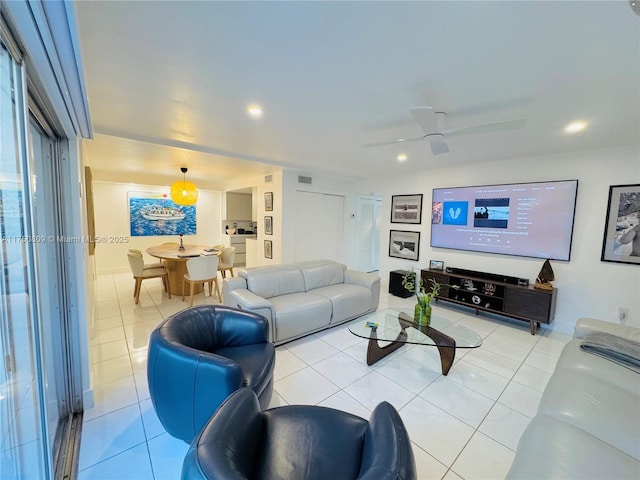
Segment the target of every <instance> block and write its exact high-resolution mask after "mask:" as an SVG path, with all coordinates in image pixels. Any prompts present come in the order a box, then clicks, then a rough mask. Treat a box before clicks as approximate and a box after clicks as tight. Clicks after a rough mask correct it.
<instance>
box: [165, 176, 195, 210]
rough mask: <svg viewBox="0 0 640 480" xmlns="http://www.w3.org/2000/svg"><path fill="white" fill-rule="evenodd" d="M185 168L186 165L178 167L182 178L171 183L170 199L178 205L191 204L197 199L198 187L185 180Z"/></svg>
mask: <svg viewBox="0 0 640 480" xmlns="http://www.w3.org/2000/svg"><path fill="white" fill-rule="evenodd" d="M187 170H188V169H187V167H180V171H181V172H182V180H178V181H177V182H175V183H174V184H173V185H171V200H173V201H174V202H175V203H177V204H178V205H193V204H194V203H196V201H197V200H198V189H197V188H196V186H195V185H194V184H193V183H191V182H187V180H186V174H187Z"/></svg>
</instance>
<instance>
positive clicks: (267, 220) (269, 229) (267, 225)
mask: <svg viewBox="0 0 640 480" xmlns="http://www.w3.org/2000/svg"><path fill="white" fill-rule="evenodd" d="M264 233H265V235H273V217H264Z"/></svg>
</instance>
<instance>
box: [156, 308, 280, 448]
mask: <svg viewBox="0 0 640 480" xmlns="http://www.w3.org/2000/svg"><path fill="white" fill-rule="evenodd" d="M268 335H269V334H268V322H267V320H266V319H265V318H264V317H263V316H262V315H258V314H255V313H252V312H246V311H242V310H238V309H236V308H232V307H225V306H222V305H202V306H196V307H192V308H188V309H186V310H183V311H181V312H178V313H176V314H175V315H173V316H171V317H169V318H168V319H166V320H165V321H164V322H162V323H161V324H160V325H159V326H158V327H157V328H156V329H155V330H154V331H153V333H152V334H151V339H150V341H149V354H148V361H147V378H148V380H149V393H150V395H151V400H152V402H153V407H154V408H155V411H156V414H157V415H158V418H159V419H160V422H162V425H163V427H164V428H165V430H166V431H167V432H168V433H169V434H171V435H173V436H174V437H177V438H180V439H182V440H184V441H185V442H191V440H193V438H194V437H195V436H196V435H197V434H198V433H199V432H200V430H201V429H202V427H203V426H204V425H205V424H206V423H207V421H208V420H209V418H210V417H211V415H213V413H214V412H215V411H216V409H217V408H218V407H219V406H220V404H221V403H222V402H223V401H224V400H225V399H226V398H227V397H228V396H229V395H230V394H232V393H233V392H235V391H236V390H237V389H239V388H241V387H247V386H248V387H250V388H251V390H252V391H253V392H255V394H256V395H257V398H258V399H259V402H260V406H261V408H266V407H267V406H268V404H269V401H270V400H271V394H272V392H273V368H274V365H275V350H274V347H273V345H272V344H271V343H269V342H268Z"/></svg>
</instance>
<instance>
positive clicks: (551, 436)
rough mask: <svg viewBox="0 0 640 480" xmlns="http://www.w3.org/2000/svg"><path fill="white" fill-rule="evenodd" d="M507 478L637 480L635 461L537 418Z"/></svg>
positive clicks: (561, 423) (581, 433) (580, 433)
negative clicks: (631, 479) (614, 479)
mask: <svg viewBox="0 0 640 480" xmlns="http://www.w3.org/2000/svg"><path fill="white" fill-rule="evenodd" d="M506 478H508V479H527V480H530V479H534V478H535V479H542V478H594V479H595V478H616V479H618V478H619V479H622V478H633V479H637V478H638V462H637V461H636V460H634V459H633V458H631V457H630V456H628V455H626V454H624V453H623V452H621V451H620V450H618V449H616V448H614V447H612V446H611V445H608V444H607V443H605V442H603V441H602V440H600V439H598V438H597V437H594V436H592V435H590V434H588V433H587V432H585V431H583V430H581V429H579V428H577V427H574V426H573V425H570V424H568V423H565V422H564V421H562V420H558V419H557V418H553V417H548V416H546V415H537V416H536V417H535V418H534V419H533V420H531V422H530V423H529V425H528V426H527V428H526V430H525V432H524V434H523V435H522V437H521V438H520V443H519V444H518V455H516V458H515V460H514V462H513V464H512V465H511V469H510V470H509V473H508V474H507V477H506Z"/></svg>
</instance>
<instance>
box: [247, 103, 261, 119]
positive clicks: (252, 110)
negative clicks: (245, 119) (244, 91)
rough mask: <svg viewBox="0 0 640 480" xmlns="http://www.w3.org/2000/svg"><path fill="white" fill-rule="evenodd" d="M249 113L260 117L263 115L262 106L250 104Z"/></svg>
mask: <svg viewBox="0 0 640 480" xmlns="http://www.w3.org/2000/svg"><path fill="white" fill-rule="evenodd" d="M247 113H248V114H249V116H250V117H251V118H260V117H262V107H261V106H260V105H249V106H248V107H247Z"/></svg>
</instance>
